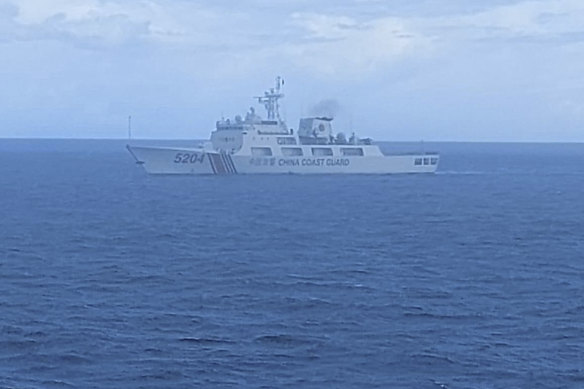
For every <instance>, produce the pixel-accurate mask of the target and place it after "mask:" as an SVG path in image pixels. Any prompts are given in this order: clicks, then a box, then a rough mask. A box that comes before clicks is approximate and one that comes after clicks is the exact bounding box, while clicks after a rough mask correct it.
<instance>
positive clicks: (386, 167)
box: [127, 145, 439, 175]
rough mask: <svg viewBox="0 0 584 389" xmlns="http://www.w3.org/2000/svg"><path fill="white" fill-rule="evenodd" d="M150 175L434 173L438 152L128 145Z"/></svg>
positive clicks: (137, 160)
mask: <svg viewBox="0 0 584 389" xmlns="http://www.w3.org/2000/svg"><path fill="white" fill-rule="evenodd" d="M127 148H128V150H129V151H130V153H131V154H132V155H133V156H134V158H135V159H136V162H137V163H138V164H141V165H142V166H143V167H144V169H145V170H146V172H148V173H150V174H182V175H198V174H209V175H228V174H398V173H434V172H435V171H436V168H437V167H438V158H439V156H438V155H437V154H422V153H420V154H403V155H382V154H380V155H371V156H335V155H332V156H297V157H296V156H283V155H279V156H260V157H258V156H252V155H249V154H248V155H242V154H238V153H234V154H229V153H224V152H216V151H210V150H204V149H202V148H171V147H145V146H130V145H128V146H127Z"/></svg>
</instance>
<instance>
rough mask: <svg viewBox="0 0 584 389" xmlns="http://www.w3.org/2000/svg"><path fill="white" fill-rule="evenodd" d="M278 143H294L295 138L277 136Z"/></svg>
mask: <svg viewBox="0 0 584 389" xmlns="http://www.w3.org/2000/svg"><path fill="white" fill-rule="evenodd" d="M278 144H279V145H295V144H296V138H291V137H284V136H279V137H278Z"/></svg>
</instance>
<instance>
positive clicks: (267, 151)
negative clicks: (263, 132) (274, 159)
mask: <svg viewBox="0 0 584 389" xmlns="http://www.w3.org/2000/svg"><path fill="white" fill-rule="evenodd" d="M251 155H253V156H254V157H271V156H272V149H271V148H269V147H252V148H251Z"/></svg>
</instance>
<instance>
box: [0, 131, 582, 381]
mask: <svg viewBox="0 0 584 389" xmlns="http://www.w3.org/2000/svg"><path fill="white" fill-rule="evenodd" d="M124 145H125V142H123V141H106V140H103V141H102V140H95V141H90V140H85V141H82V140H0V388H19V389H20V388H193V387H201V388H230V387H233V388H422V389H439V388H448V389H456V388H501V389H503V388H505V389H508V388H530V389H531V388H583V387H584V254H583V253H584V243H583V237H584V145H583V144H481V143H475V144H473V143H427V144H424V145H407V144H384V147H385V148H386V149H399V148H408V147H424V148H425V149H428V151H430V150H432V151H440V152H441V162H440V167H439V169H438V173H437V174H435V175H395V176H392V175H383V176H368V175H365V176H358V175H355V176H350V175H347V176H333V175H324V176H302V175H276V176H261V175H257V176H253V175H250V176H203V177H169V176H164V177H156V176H148V175H146V173H145V172H144V171H143V169H142V168H141V167H140V166H138V165H135V164H134V162H133V160H132V158H131V156H130V155H129V154H128V153H127V151H126V150H125V149H124Z"/></svg>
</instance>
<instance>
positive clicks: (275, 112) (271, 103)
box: [254, 76, 284, 122]
mask: <svg viewBox="0 0 584 389" xmlns="http://www.w3.org/2000/svg"><path fill="white" fill-rule="evenodd" d="M282 85H284V80H283V79H282V77H280V76H278V77H276V87H275V88H270V90H269V91H266V92H264V95H263V96H255V97H254V98H256V99H258V103H261V104H263V105H264V107H265V108H266V111H267V112H268V120H276V119H277V120H278V122H281V121H282V119H281V118H280V110H279V108H280V105H279V104H278V100H279V99H281V98H282V97H284V94H283V93H281V92H280V89H281V87H282Z"/></svg>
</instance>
